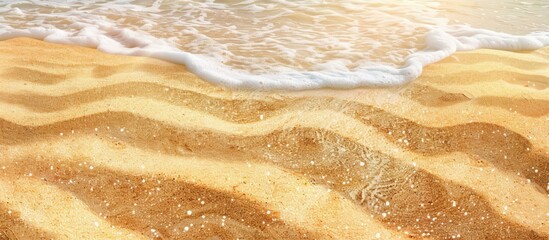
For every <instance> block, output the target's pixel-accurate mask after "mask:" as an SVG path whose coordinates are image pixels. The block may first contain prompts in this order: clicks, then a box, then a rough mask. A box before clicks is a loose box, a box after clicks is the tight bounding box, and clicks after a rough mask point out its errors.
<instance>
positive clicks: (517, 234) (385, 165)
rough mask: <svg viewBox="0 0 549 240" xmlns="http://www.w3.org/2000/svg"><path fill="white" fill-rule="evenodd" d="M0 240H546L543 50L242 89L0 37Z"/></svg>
mask: <svg viewBox="0 0 549 240" xmlns="http://www.w3.org/2000/svg"><path fill="white" fill-rule="evenodd" d="M0 59H1V60H0V61H1V64H0V239H50V238H53V239H134V238H135V239H140V238H143V239H150V238H159V239H208V238H209V239H282V238H284V239H376V238H379V239H407V238H415V239H417V238H420V239H421V238H426V239H452V238H463V239H547V238H548V237H549V194H548V193H549V185H548V184H549V153H548V149H549V48H545V49H540V50H537V51H535V52H528V53H513V52H503V51H495V50H479V51H474V52H463V53H458V54H455V55H454V56H452V57H450V58H448V59H446V60H444V61H442V62H440V63H437V64H434V65H431V66H428V67H427V68H426V69H425V72H424V74H423V76H422V77H421V78H420V79H418V80H416V81H414V82H413V83H411V84H409V85H407V86H403V87H400V88H391V89H357V90H347V91H341V90H318V91H307V92H259V91H256V92H250V91H236V90H228V89H225V88H222V87H219V86H213V85H211V84H209V83H207V82H204V81H202V80H200V79H198V78H197V77H195V76H194V75H193V74H191V73H189V72H187V71H186V70H185V67H184V66H181V65H176V64H172V63H167V62H163V61H160V60H155V59H149V58H142V57H128V56H116V55H108V54H104V53H101V52H99V51H97V50H94V49H88V48H83V47H75V46H65V45H57V44H51V43H46V42H42V41H38V40H32V39H25V38H18V39H11V40H7V41H3V42H0Z"/></svg>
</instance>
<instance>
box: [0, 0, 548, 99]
mask: <svg viewBox="0 0 549 240" xmlns="http://www.w3.org/2000/svg"><path fill="white" fill-rule="evenodd" d="M547 19H549V2H548V1H543V0H542V1H514V0H499V1H495V0H485V1H482V0H481V1H472V0H462V1H450V0H443V1H426V0H417V1H404V0H400V1H365V0H363V1H358V0H356V1H354V0H347V1H334V0H307V1H287V0H268V1H267V0H226V1H216V0H207V1H197V0H187V1H185V0H173V1H168V0H164V1H162V0H156V1H154V0H115V1H97V0H84V1H81V0H78V1H76V0H72V1H71V0H68V1H66V0H65V1H61V0H58V1H38V0H33V1H7V0H0V40H5V39H9V38H14V37H32V38H37V39H42V40H45V41H49V42H55V43H63V44H74V45H81V46H86V47H92V48H97V49H99V50H101V51H104V52H108V53H114V54H125V55H136V56H150V57H154V58H159V59H163V60H168V61H172V62H175V63H180V64H184V65H186V66H187V68H188V69H189V70H190V71H191V72H193V73H195V74H197V75H198V76H200V77H201V78H203V79H204V80H207V81H210V82H213V83H216V84H221V85H224V86H229V87H235V88H246V89H289V90H295V89H316V88H325V87H330V88H356V87H366V86H394V85H400V84H404V83H406V82H409V81H412V80H414V79H415V78H417V77H418V76H420V74H421V72H422V70H423V67H424V66H425V65H428V64H431V63H434V62H437V61H439V60H441V59H443V58H445V57H448V56H449V55H451V54H453V53H454V52H456V51H466V50H474V49H479V48H490V49H501V50H507V51H521V50H534V49H538V48H541V47H544V46H549V21H548V20H547Z"/></svg>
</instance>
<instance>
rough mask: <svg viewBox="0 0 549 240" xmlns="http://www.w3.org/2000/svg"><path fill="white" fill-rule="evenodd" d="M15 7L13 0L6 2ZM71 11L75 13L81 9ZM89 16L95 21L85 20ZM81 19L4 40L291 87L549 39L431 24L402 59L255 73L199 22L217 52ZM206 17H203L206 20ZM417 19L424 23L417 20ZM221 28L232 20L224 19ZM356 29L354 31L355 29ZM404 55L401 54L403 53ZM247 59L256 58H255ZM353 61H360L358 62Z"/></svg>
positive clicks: (414, 72) (410, 75)
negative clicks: (147, 60) (69, 47)
mask: <svg viewBox="0 0 549 240" xmlns="http://www.w3.org/2000/svg"><path fill="white" fill-rule="evenodd" d="M255 3H256V1H250V0H249V1H246V2H244V3H242V4H244V5H246V6H244V8H250V9H251V10H250V11H253V12H256V11H263V10H264V9H266V8H267V7H269V6H266V5H264V6H259V5H256V4H255ZM159 6H160V3H158V2H155V3H154V4H153V5H152V7H151V8H145V7H142V6H141V7H138V6H131V8H132V9H139V10H140V11H145V10H144V9H149V10H150V9H154V11H153V13H156V11H160V10H158V8H159ZM10 7H11V6H8V7H4V8H10ZM115 7H117V6H116V5H108V6H107V8H108V9H112V8H115ZM215 7H216V8H220V9H221V8H223V7H226V6H222V5H219V4H216V5H215ZM271 7H272V6H271ZM298 7H299V6H298ZM11 9H12V11H13V12H14V13H15V14H17V15H24V14H29V13H25V11H24V10H22V9H19V8H17V7H11ZM71 14H73V15H75V14H74V12H72V13H71ZM146 16H147V15H143V17H144V18H146ZM270 17H272V16H270ZM82 19H87V20H86V21H78V20H82ZM431 20H432V19H431ZM197 21H200V18H198V19H197ZM73 22H74V23H73V24H71V25H68V26H66V29H59V28H57V27H56V26H53V25H46V26H40V27H27V28H24V27H23V28H21V27H20V28H16V27H12V26H9V25H5V24H3V25H0V40H5V39H10V38H15V37H31V38H36V39H42V40H44V41H48V42H54V43H61V44H73V45H80V46H86V47H92V48H97V49H98V50H100V51H104V52H107V53H113V54H123V55H132V56H149V57H154V58H158V59H163V60H167V61H171V62H174V63H179V64H184V65H186V66H187V68H188V69H189V70H190V71H191V72H193V73H195V74H196V75H198V76H199V77H201V78H202V79H204V80H207V81H210V82H212V83H216V84H220V85H224V86H228V87H233V88H245V89H291V90H301V89H317V88H356V87H366V86H394V85H400V84H405V83H407V82H409V81H411V80H413V79H415V78H417V77H418V76H420V75H421V73H422V70H423V67H424V66H426V65H428V64H431V63H434V62H437V61H440V60H441V59H444V58H446V57H448V56H450V55H451V54H453V53H454V52H456V51H467V50H474V49H479V48H489V49H501V50H509V51H520V50H534V49H538V48H541V47H545V46H549V32H535V33H530V34H527V35H523V36H518V35H511V34H505V33H500V32H495V31H490V30H483V29H475V28H472V27H469V26H465V25H442V26H430V28H431V29H432V30H431V31H428V32H427V34H425V36H424V37H423V38H424V46H425V47H424V48H423V50H420V51H411V52H413V53H411V54H410V55H408V56H407V57H406V58H405V60H404V62H403V64H402V65H400V66H395V65H394V64H386V63H383V62H377V63H375V62H372V61H364V63H363V62H361V61H352V60H350V59H346V58H345V57H344V56H343V57H339V58H332V59H328V60H325V61H323V62H318V61H316V62H314V61H313V63H315V64H314V65H313V66H311V67H309V69H306V70H304V69H299V68H292V67H291V66H287V65H277V64H273V65H274V66H273V67H272V68H267V67H265V66H267V65H265V64H264V63H261V62H259V61H258V68H260V69H262V70H263V71H256V72H254V71H249V70H246V69H245V68H244V69H242V68H238V67H234V66H230V65H229V64H227V63H226V62H228V61H231V60H233V59H239V58H240V59H242V58H245V56H232V55H231V54H233V53H232V52H230V51H229V50H228V49H229V48H230V47H231V45H227V44H226V43H223V42H219V40H218V39H212V38H210V37H208V36H207V35H204V34H202V33H201V32H200V31H198V30H197V29H196V28H192V27H190V28H187V29H185V31H187V33H186V34H193V36H195V41H198V42H191V43H189V44H188V45H187V46H188V47H189V48H190V49H192V48H193V47H196V48H200V47H201V46H203V45H204V42H207V43H208V45H207V46H209V47H210V51H211V52H213V54H203V53H191V51H184V50H182V49H181V48H179V47H177V42H178V41H179V39H177V38H174V37H171V38H160V37H157V36H153V35H151V34H149V33H148V32H146V30H147V29H150V28H154V27H153V26H154V25H155V24H157V22H154V21H151V20H149V21H148V22H147V23H145V24H143V25H142V26H148V27H143V28H140V29H130V28H127V27H121V26H120V25H121V24H119V23H117V22H112V21H109V20H107V18H105V17H103V16H96V15H75V17H74V19H73ZM203 22H206V21H203ZM203 22H202V23H200V24H203ZM42 24H43V23H42ZM210 24H211V23H210ZM414 24H416V25H418V24H417V23H414ZM44 25H45V24H44ZM219 27H225V26H223V25H219ZM266 27H267V28H266V29H267V30H266V31H265V32H264V33H262V34H265V35H272V34H273V33H274V32H276V31H279V29H275V31H272V29H269V25H267V26H266ZM271 28H272V27H271ZM286 28H288V26H286ZM225 30H226V31H228V32H232V33H235V34H237V33H239V32H238V31H241V30H239V29H237V28H236V27H235V26H234V25H233V26H228V27H226V29H225ZM291 30H292V29H289V31H291ZM350 31H352V29H351V30H350ZM196 36H200V37H196ZM252 37H254V36H252ZM196 39H200V40H196ZM282 39H285V41H284V44H286V45H292V44H293V45H297V46H300V47H302V45H304V44H306V43H307V42H306V41H305V40H300V39H294V38H288V37H280V38H273V39H268V37H265V38H264V39H263V40H264V41H266V42H267V41H271V42H275V43H276V44H275V45H274V46H275V47H276V48H277V49H279V50H280V53H283V54H284V55H287V56H295V55H296V53H297V52H298V51H299V49H300V48H298V49H297V50H296V49H293V48H289V47H287V46H286V45H284V44H282V45H281V44H278V43H279V42H281V41H283V40H282ZM250 41H252V40H250ZM335 41H336V40H334V41H333V48H334V49H340V50H336V51H332V52H328V53H330V54H336V55H337V54H338V51H340V52H341V54H340V55H345V54H347V52H348V53H349V54H353V50H354V49H353V48H352V46H350V45H349V44H347V43H345V42H341V41H339V42H335ZM250 44H253V42H250ZM374 45H375V44H374ZM245 47H246V46H244V47H242V48H243V49H246V48H245ZM250 48H251V50H250V51H251V52H252V53H253V51H254V48H253V47H250ZM305 49H306V48H305ZM311 51H312V52H314V51H315V50H314V49H312V50H311ZM233 55H234V54H233ZM353 56H354V55H353ZM358 56H360V55H358ZM393 57H394V56H393ZM396 58H397V59H398V57H396ZM268 61H270V60H268ZM268 61H267V63H268ZM244 62H245V63H250V62H249V61H248V62H246V61H244ZM250 64H253V63H250ZM262 64H263V65H262ZM353 64H354V65H355V66H354V67H350V66H351V65H353ZM264 65H265V66H264Z"/></svg>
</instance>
